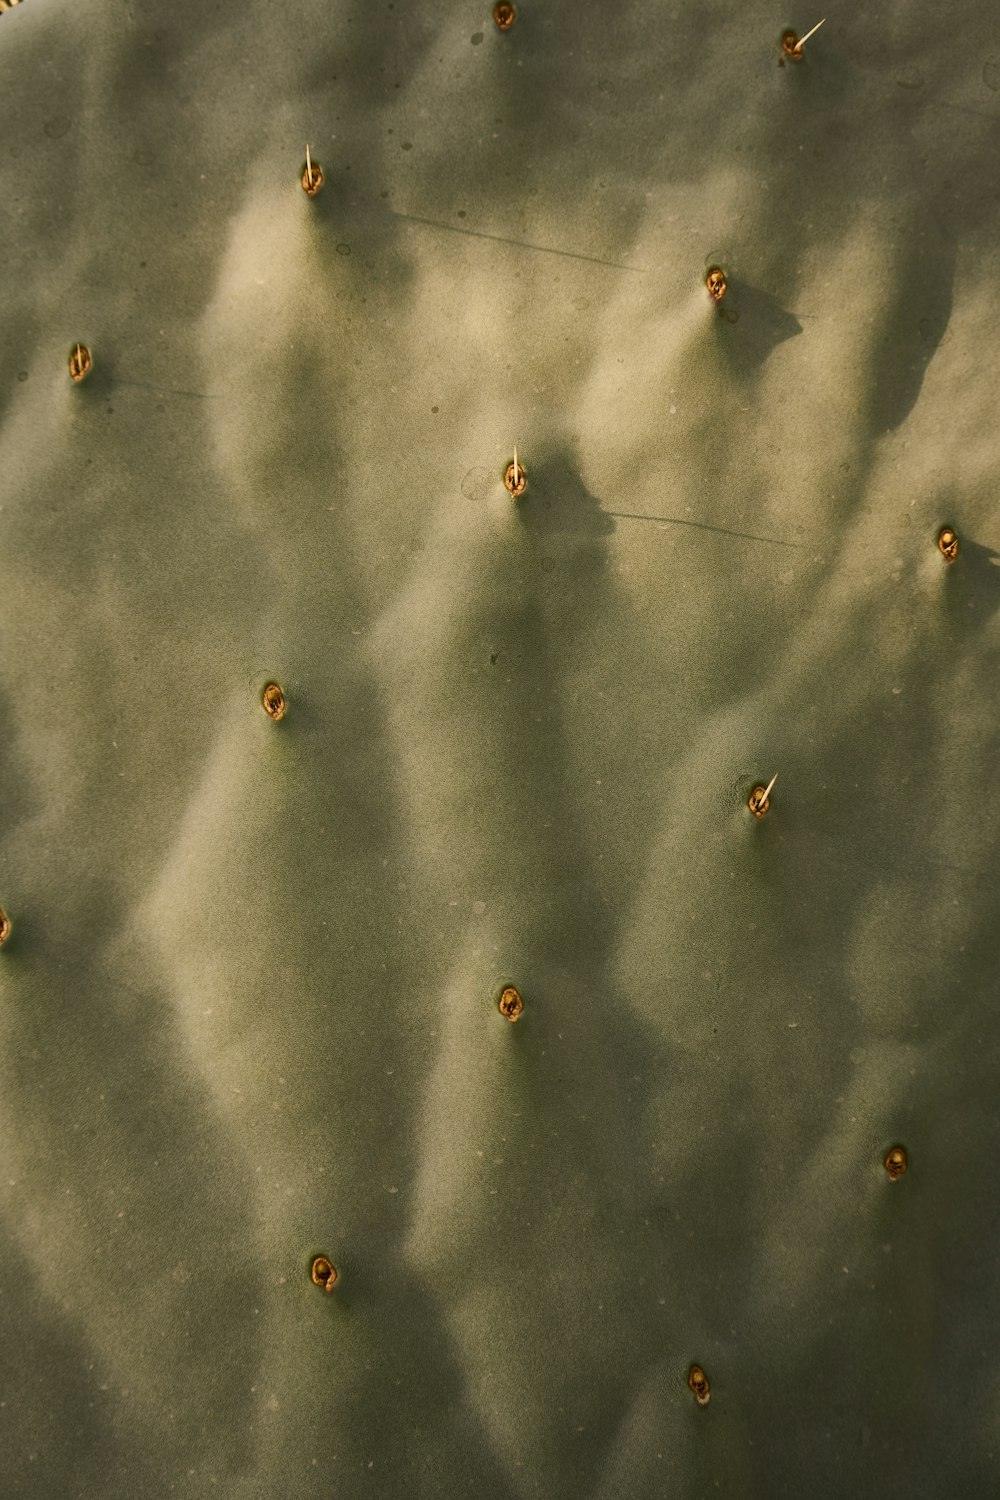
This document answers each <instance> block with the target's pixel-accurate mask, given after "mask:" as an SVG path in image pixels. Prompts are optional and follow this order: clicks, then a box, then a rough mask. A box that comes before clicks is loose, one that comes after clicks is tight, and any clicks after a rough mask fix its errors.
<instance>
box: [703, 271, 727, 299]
mask: <svg viewBox="0 0 1000 1500" xmlns="http://www.w3.org/2000/svg"><path fill="white" fill-rule="evenodd" d="M705 285H706V286H707V287H708V295H709V296H710V297H711V299H712V301H713V302H721V301H722V299H723V297H724V296H725V295H726V288H727V287H728V285H729V283H728V281H727V280H726V273H725V271H724V270H723V269H722V267H721V266H710V267H709V270H708V274H707V276H706V277H705Z"/></svg>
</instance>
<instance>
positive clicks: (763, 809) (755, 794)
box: [747, 771, 778, 818]
mask: <svg viewBox="0 0 1000 1500" xmlns="http://www.w3.org/2000/svg"><path fill="white" fill-rule="evenodd" d="M777 779H778V773H777V771H775V773H774V775H773V776H772V777H771V780H770V781H769V782H768V784H767V786H755V787H754V789H753V791H752V792H751V793H750V795H749V797H748V798H747V807H749V809H750V811H751V812H752V813H753V815H754V817H755V818H763V817H766V816H767V813H768V811H769V809H770V806H771V788H772V787H773V786H774V783H775V782H776V781H777Z"/></svg>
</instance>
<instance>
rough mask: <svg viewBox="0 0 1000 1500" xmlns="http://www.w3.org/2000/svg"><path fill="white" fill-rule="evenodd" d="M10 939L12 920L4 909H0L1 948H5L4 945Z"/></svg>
mask: <svg viewBox="0 0 1000 1500" xmlns="http://www.w3.org/2000/svg"><path fill="white" fill-rule="evenodd" d="M9 937H10V918H9V917H8V915H7V913H6V912H5V911H4V909H3V907H0V948H2V947H3V945H4V943H5V942H6V941H7V939H8V938H9Z"/></svg>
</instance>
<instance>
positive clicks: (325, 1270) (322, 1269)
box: [312, 1255, 337, 1292]
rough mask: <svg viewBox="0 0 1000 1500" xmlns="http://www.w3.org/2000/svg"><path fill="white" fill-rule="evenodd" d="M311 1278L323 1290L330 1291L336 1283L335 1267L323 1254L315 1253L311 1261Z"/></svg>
mask: <svg viewBox="0 0 1000 1500" xmlns="http://www.w3.org/2000/svg"><path fill="white" fill-rule="evenodd" d="M312 1279H313V1281H314V1282H315V1284H316V1285H317V1286H321V1287H322V1288H323V1290H324V1292H332V1291H333V1289H334V1287H335V1286H336V1285H337V1268H336V1266H335V1265H334V1264H333V1262H332V1261H331V1260H328V1259H327V1257H326V1256H325V1255H317V1257H316V1259H315V1260H314V1261H313V1263H312Z"/></svg>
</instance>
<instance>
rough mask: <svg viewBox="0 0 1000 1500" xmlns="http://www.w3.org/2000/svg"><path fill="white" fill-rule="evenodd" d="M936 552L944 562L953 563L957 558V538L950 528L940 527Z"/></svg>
mask: <svg viewBox="0 0 1000 1500" xmlns="http://www.w3.org/2000/svg"><path fill="white" fill-rule="evenodd" d="M937 544H938V551H939V552H940V553H941V556H942V557H943V558H944V560H945V562H950V563H952V562H954V561H955V558H956V557H957V556H958V537H957V535H956V534H955V532H954V531H953V530H952V528H951V527H950V526H942V528H941V530H940V532H939V533H938V539H937Z"/></svg>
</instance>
